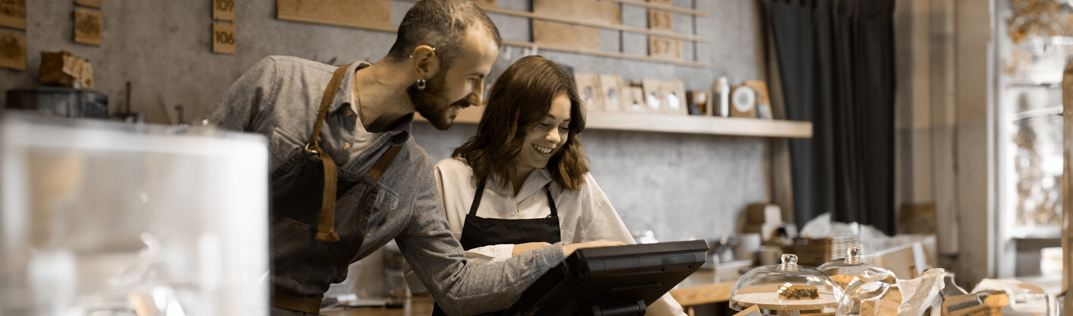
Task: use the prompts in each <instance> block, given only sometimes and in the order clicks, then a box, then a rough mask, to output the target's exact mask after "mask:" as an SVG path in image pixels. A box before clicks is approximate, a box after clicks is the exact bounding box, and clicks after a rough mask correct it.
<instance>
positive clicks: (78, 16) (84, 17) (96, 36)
mask: <svg viewBox="0 0 1073 316" xmlns="http://www.w3.org/2000/svg"><path fill="white" fill-rule="evenodd" d="M103 28H104V16H102V15H101V11H95V10H86V9H83V8H77V9H75V42H78V43H82V44H88V45H96V46H101V31H102V29H103Z"/></svg>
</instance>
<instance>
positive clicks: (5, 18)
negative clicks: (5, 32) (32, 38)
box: [0, 0, 26, 30]
mask: <svg viewBox="0 0 1073 316" xmlns="http://www.w3.org/2000/svg"><path fill="white" fill-rule="evenodd" d="M0 26H6V27H11V28H17V29H20V30H25V29H26V0H4V1H0Z"/></svg>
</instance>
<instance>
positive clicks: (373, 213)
mask: <svg viewBox="0 0 1073 316" xmlns="http://www.w3.org/2000/svg"><path fill="white" fill-rule="evenodd" d="M370 65H371V64H369V63H367V62H359V63H354V64H351V65H350V66H349V67H350V68H349V69H348V70H347V72H346V75H345V77H344V78H343V81H342V84H341V87H340V89H338V92H337V93H336V95H335V98H334V100H333V102H332V103H331V105H330V107H329V109H328V114H327V117H326V118H325V126H324V127H323V128H322V129H321V134H320V136H319V140H318V141H319V143H320V146H321V148H323V150H325V151H327V152H328V153H329V154H330V155H331V156H332V158H333V159H334V160H335V162H336V164H337V165H339V168H340V169H341V170H346V171H349V172H353V173H358V174H364V173H365V172H367V171H368V170H369V169H370V168H371V167H372V165H373V164H374V163H375V161H376V160H377V159H378V158H379V157H380V156H382V155H383V153H384V152H386V151H387V149H388V147H390V146H391V145H393V144H396V145H397V144H401V145H403V148H402V150H401V152H400V153H399V155H398V156H397V158H395V161H394V163H393V164H392V165H391V167H390V168H389V169H388V170H387V173H385V174H384V176H383V177H382V178H381V179H380V181H379V184H378V186H379V189H380V190H381V191H385V192H388V194H387V195H386V198H384V197H378V198H377V199H376V204H377V205H378V206H377V207H372V209H371V210H369V209H366V210H364V211H366V212H368V213H367V214H368V217H369V219H368V223H369V225H368V226H367V228H365V229H362V228H360V227H357V228H355V227H340V225H345V224H346V223H345V222H337V223H336V229H337V230H340V231H342V230H346V229H351V230H357V233H358V234H361V235H362V236H363V238H361V239H360V240H362V242H361V245H360V246H358V245H349V247H348V248H349V249H353V251H348V252H354V254H353V256H352V257H351V258H346V259H348V260H344V261H345V262H354V261H357V260H359V259H361V258H364V257H365V256H368V255H369V254H371V253H372V252H373V251H375V250H377V249H379V248H380V247H381V246H383V245H384V244H386V243H387V242H388V241H390V240H391V239H395V241H396V242H397V243H398V245H399V249H400V250H401V252H402V254H403V256H404V257H405V258H406V261H407V262H408V263H410V265H411V266H412V267H413V269H414V273H415V274H416V275H417V277H418V278H420V279H421V281H422V282H423V283H424V284H426V285H429V292H430V293H431V294H432V296H433V298H434V299H435V301H436V302H437V304H439V305H440V306H441V307H442V308H443V309H444V310H445V311H446V312H447V313H448V314H451V315H456V314H457V315H469V314H477V313H482V312H488V311H496V310H502V309H505V308H507V307H509V306H510V305H511V304H512V303H513V302H514V301H516V300H517V299H518V298H519V297H520V296H521V293H522V292H523V291H524V290H525V289H526V288H527V287H529V285H530V284H532V283H533V281H535V280H536V279H537V278H539V277H540V276H541V275H543V274H544V272H546V271H547V270H549V269H550V268H552V267H554V266H555V265H557V264H558V263H559V262H561V261H562V260H563V255H562V245H561V244H556V245H554V246H552V247H544V248H541V249H537V250H534V251H530V252H527V253H525V254H522V255H519V256H516V257H514V258H512V259H511V260H508V261H505V262H503V263H501V264H491V265H476V264H469V263H468V262H467V261H466V258H465V254H464V252H463V250H462V246H461V245H460V244H459V242H458V240H457V239H455V237H454V235H453V234H452V233H451V230H450V228H449V226H448V223H447V220H446V218H445V216H444V214H445V212H444V210H443V202H442V200H441V198H440V196H439V192H438V190H437V189H436V181H435V178H434V176H433V171H432V170H433V164H432V161H431V160H430V159H429V158H428V156H427V154H426V153H425V151H424V149H422V148H421V147H420V146H418V145H417V144H416V143H415V142H414V139H413V137H412V135H411V134H410V128H411V125H412V122H413V114H410V115H408V116H406V117H404V118H403V119H402V120H401V122H399V123H398V125H397V126H395V127H394V128H392V129H391V130H390V131H388V132H386V134H387V135H386V137H380V138H378V140H377V141H376V142H374V143H373V144H372V145H371V146H369V147H368V148H366V149H365V150H364V151H363V152H359V153H354V155H353V157H354V158H353V160H352V159H351V156H352V155H351V152H350V150H349V148H350V147H351V146H350V142H352V141H353V140H354V139H355V134H356V133H361V132H362V131H363V130H364V129H363V127H361V126H360V125H357V117H356V113H354V111H353V109H352V107H351V105H350V101H351V100H352V98H351V95H352V94H353V92H352V89H350V88H349V87H351V84H352V80H354V72H355V71H357V70H358V69H361V68H365V67H368V66H370ZM335 69H336V67H334V66H330V65H326V64H322V63H319V62H315V61H309V60H304V59H299V58H294V57H283V56H269V57H266V58H265V59H263V60H261V61H259V62H258V63H257V64H256V65H254V66H253V68H251V69H250V70H248V71H247V72H246V73H245V74H243V75H242V77H241V78H239V79H238V80H237V81H236V82H235V83H234V84H232V85H231V87H230V88H228V90H227V91H226V92H225V93H224V95H223V96H221V97H220V98H219V99H218V100H217V101H216V103H215V104H214V105H213V107H212V109H211V111H210V113H209V115H208V122H209V123H210V124H212V125H214V126H216V127H219V128H223V129H228V130H237V131H244V132H253V133H260V134H263V135H265V136H268V137H269V139H270V142H271V145H270V146H271V153H272V163H271V166H272V172H273V173H275V172H277V171H279V170H277V168H280V167H281V166H280V163H281V162H282V161H286V160H287V158H289V156H290V155H293V154H295V153H300V152H301V150H299V149H300V148H302V147H304V146H305V144H306V142H308V140H309V137H310V134H311V133H312V131H313V126H314V124H315V121H316V119H317V112H318V110H319V109H318V107H319V105H320V100H321V97H322V95H323V94H324V89H325V87H326V86H327V85H328V82H329V80H330V79H331V76H332V73H333V72H334V70H335ZM359 129H360V130H359ZM295 185H300V184H295ZM275 189H277V188H273V190H275ZM341 202H346V201H345V200H339V201H338V202H337V204H336V214H337V215H336V217H337V218H340V214H345V212H357V211H361V210H359V208H360V206H359V205H358V204H359V203H341ZM340 203H341V204H340ZM284 211H285V210H276V209H274V210H273V211H272V212H273V213H274V214H275V213H279V212H284ZM342 218H345V215H344V216H343V217H342ZM272 233H273V234H274V235H275V234H279V232H276V231H273V232H272ZM309 238H312V235H311V234H310V237H309ZM278 242H279V241H277V243H278ZM280 247H281V246H280V245H273V248H280ZM345 255H347V256H350V254H349V253H347V254H345ZM273 264H277V263H276V262H274V263H273ZM309 265H310V266H311V267H310V269H308V271H310V274H311V275H309V276H305V275H303V276H302V278H301V280H297V281H296V280H295V279H296V277H292V276H290V275H287V273H283V275H273V287H274V288H276V289H280V288H283V289H285V290H287V291H291V292H292V293H293V294H298V295H305V296H309V297H321V295H322V294H323V293H324V292H325V291H326V290H327V287H328V285H329V284H330V283H333V282H339V281H342V280H343V278H345V275H346V270H347V267H346V265H345V264H341V263H338V262H318V261H317V260H310V263H309ZM340 265H341V266H340ZM318 273H319V274H326V275H320V276H318V275H317V274H318ZM307 277H308V278H307ZM273 311H274V313H275V312H279V311H278V309H273Z"/></svg>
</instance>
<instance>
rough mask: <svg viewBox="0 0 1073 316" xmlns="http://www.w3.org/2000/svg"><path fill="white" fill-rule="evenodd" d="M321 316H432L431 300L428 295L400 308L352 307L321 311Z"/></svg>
mask: <svg viewBox="0 0 1073 316" xmlns="http://www.w3.org/2000/svg"><path fill="white" fill-rule="evenodd" d="M320 314H321V315H323V316H352V315H353V316H357V315H361V316H428V315H432V300H431V299H430V298H429V296H428V295H422V296H413V297H410V298H409V299H407V302H406V305H405V306H403V307H401V308H386V307H353V308H346V309H333V310H328V311H321V312H320Z"/></svg>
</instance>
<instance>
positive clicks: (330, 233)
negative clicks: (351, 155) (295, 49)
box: [306, 65, 350, 242]
mask: <svg viewBox="0 0 1073 316" xmlns="http://www.w3.org/2000/svg"><path fill="white" fill-rule="evenodd" d="M348 68H350V65H346V66H340V67H339V68H338V69H336V70H335V74H333V75H332V80H331V81H329V82H328V88H327V89H324V96H323V97H321V99H320V113H318V114H317V123H316V124H315V125H314V126H313V135H310V136H309V143H307V144H306V150H307V151H309V152H312V153H316V154H319V155H320V161H321V165H323V166H324V195H323V196H322V197H321V203H320V219H319V220H318V221H317V235H316V239H317V241H322V242H336V241H339V235H338V234H336V233H335V183H336V170H335V169H336V167H335V160H332V156H331V155H328V152H326V151H324V150H322V149H321V148H320V144H319V143H318V142H317V137H319V136H320V128H321V126H323V125H324V118H325V117H327V116H328V107H329V106H331V104H332V101H333V100H334V99H335V93H336V92H337V91H339V84H340V83H341V82H342V81H343V76H345V75H346V70H347V69H348Z"/></svg>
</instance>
